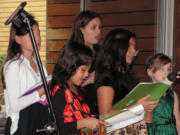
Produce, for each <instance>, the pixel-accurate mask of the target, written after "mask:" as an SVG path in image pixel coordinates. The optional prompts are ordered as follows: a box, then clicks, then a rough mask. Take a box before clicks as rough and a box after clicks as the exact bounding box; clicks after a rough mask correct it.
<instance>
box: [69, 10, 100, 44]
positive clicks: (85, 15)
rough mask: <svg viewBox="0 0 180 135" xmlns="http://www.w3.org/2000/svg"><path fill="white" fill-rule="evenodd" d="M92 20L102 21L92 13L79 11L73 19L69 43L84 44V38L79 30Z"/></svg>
mask: <svg viewBox="0 0 180 135" xmlns="http://www.w3.org/2000/svg"><path fill="white" fill-rule="evenodd" d="M94 18H99V19H100V20H102V18H101V16H100V15H99V14H98V13H96V12H94V11H81V12H80V13H79V14H78V15H77V16H76V17H75V20H74V23H73V27H72V34H71V37H70V39H69V43H71V42H77V43H80V44H84V38H83V34H82V32H81V30H80V28H84V27H85V26H86V25H88V23H89V22H90V21H91V20H92V19H94Z"/></svg>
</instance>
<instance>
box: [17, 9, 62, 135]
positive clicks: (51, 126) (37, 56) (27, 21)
mask: <svg viewBox="0 0 180 135" xmlns="http://www.w3.org/2000/svg"><path fill="white" fill-rule="evenodd" d="M20 15H21V16H22V17H23V19H24V20H23V21H24V23H27V25H28V27H29V31H30V37H31V41H32V43H33V48H34V51H35V54H36V59H37V64H38V67H39V70H40V74H41V79H42V81H43V86H44V89H45V94H46V97H47V101H48V105H49V108H50V118H51V119H52V118H53V120H52V121H54V123H51V124H53V125H49V126H47V127H46V128H47V129H42V130H39V131H38V132H41V131H49V132H50V133H52V132H53V131H55V130H56V131H57V135H60V129H59V127H58V125H57V118H56V116H55V112H54V107H53V105H52V101H51V99H50V95H49V91H48V86H47V81H46V78H45V75H44V70H43V67H42V62H41V59H40V56H39V52H38V49H37V45H36V41H35V38H34V34H33V31H32V28H31V25H30V21H29V19H28V17H27V16H26V15H25V14H24V13H23V12H21V13H20ZM54 126H56V127H54Z"/></svg>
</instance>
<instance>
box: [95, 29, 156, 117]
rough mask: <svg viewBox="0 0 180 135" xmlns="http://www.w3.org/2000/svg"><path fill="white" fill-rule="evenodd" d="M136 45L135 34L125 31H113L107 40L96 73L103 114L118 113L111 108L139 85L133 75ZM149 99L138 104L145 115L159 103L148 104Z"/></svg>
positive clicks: (99, 106) (99, 107)
mask: <svg viewBox="0 0 180 135" xmlns="http://www.w3.org/2000/svg"><path fill="white" fill-rule="evenodd" d="M135 45H136V43H135V34H133V33H132V32H130V31H128V30H125V29H114V30H112V31H110V32H109V33H108V35H107V36H106V38H105V41H104V44H103V48H102V50H101V51H100V53H99V55H98V57H97V63H96V70H95V71H96V86H97V103H98V110H99V113H100V114H111V113H115V112H119V111H120V110H112V109H111V107H112V105H114V104H115V103H116V102H117V101H119V100H121V99H122V98H124V97H125V96H126V95H127V94H128V93H129V92H130V91H131V90H132V89H133V88H134V86H136V85H137V83H138V80H137V79H136V78H135V77H134V75H133V74H132V71H131V69H132V67H131V66H132V64H133V62H134V57H135V54H136V49H135ZM148 98H149V96H146V97H144V98H142V99H140V100H139V101H138V103H137V104H142V105H143V107H144V109H145V110H146V111H152V110H153V109H154V108H155V107H156V106H157V103H158V102H151V101H146V100H147V99H148Z"/></svg>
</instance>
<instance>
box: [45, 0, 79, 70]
mask: <svg viewBox="0 0 180 135" xmlns="http://www.w3.org/2000/svg"><path fill="white" fill-rule="evenodd" d="M79 11H80V0H48V9H47V15H48V16H47V70H48V73H51V72H52V70H53V67H54V63H56V61H57V58H58V56H59V51H60V50H61V48H62V47H63V45H64V44H65V43H66V42H67V39H69V36H70V34H71V27H72V23H73V20H74V17H75V15H76V14H77V13H78V12H79Z"/></svg>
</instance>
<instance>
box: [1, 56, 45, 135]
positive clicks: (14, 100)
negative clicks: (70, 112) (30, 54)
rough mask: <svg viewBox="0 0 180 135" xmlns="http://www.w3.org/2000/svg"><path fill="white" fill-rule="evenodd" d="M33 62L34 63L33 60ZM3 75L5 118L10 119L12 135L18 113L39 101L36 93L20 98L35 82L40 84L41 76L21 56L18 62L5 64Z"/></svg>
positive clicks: (15, 128)
mask: <svg viewBox="0 0 180 135" xmlns="http://www.w3.org/2000/svg"><path fill="white" fill-rule="evenodd" d="M33 60H34V62H35V63H36V61H35V59H33ZM44 71H45V76H47V72H46V70H45V68H44ZM3 73H4V78H5V84H6V89H5V90H4V95H5V107H6V116H7V117H11V120H12V125H11V129H10V132H11V134H13V133H14V132H15V131H16V130H17V127H18V120H19V112H20V111H21V110H22V109H24V108H26V107H28V106H29V105H31V104H33V103H35V102H37V101H39V100H40V97H39V94H38V92H37V91H35V92H33V93H32V94H29V95H27V96H23V97H21V98H20V96H21V95H22V94H24V93H25V92H27V91H28V90H29V88H31V87H32V86H33V85H35V84H36V83H37V82H40V81H41V76H40V74H39V73H36V72H35V71H34V70H33V69H32V67H31V66H30V62H29V60H28V59H26V58H25V57H24V56H21V57H20V59H18V60H9V61H8V62H6V64H5V66H4V70H3Z"/></svg>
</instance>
